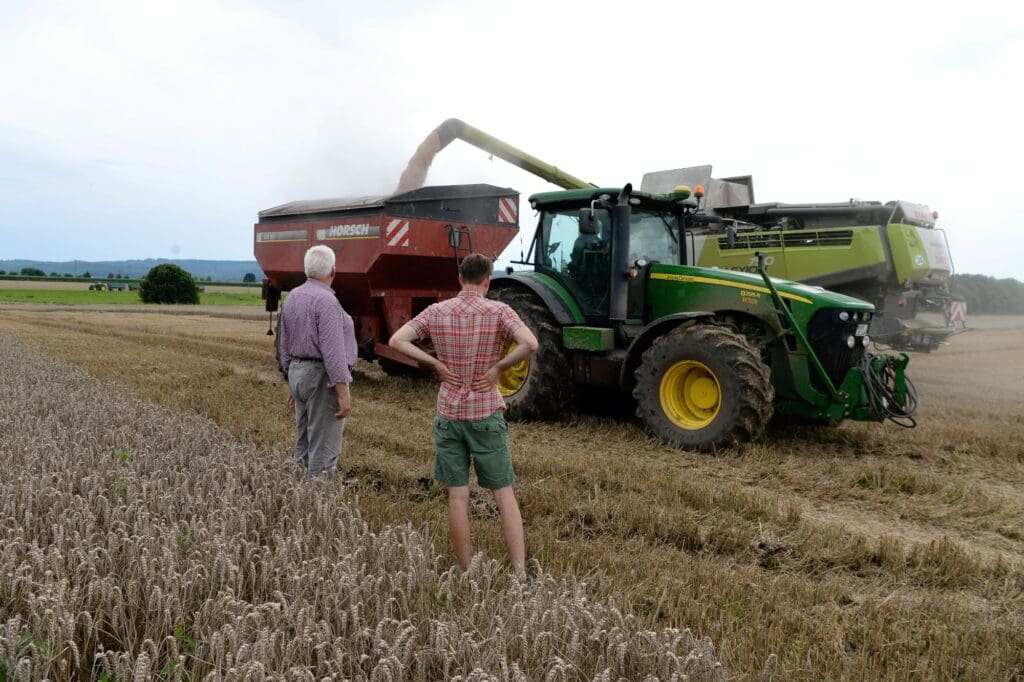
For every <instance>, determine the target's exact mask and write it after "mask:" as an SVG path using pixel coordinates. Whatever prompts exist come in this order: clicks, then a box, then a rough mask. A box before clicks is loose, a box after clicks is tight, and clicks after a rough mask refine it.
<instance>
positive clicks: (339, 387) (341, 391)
mask: <svg viewBox="0 0 1024 682" xmlns="http://www.w3.org/2000/svg"><path fill="white" fill-rule="evenodd" d="M334 391H335V392H336V393H337V394H338V411H337V412H335V413H334V418H335V419H344V418H345V417H347V416H348V413H349V412H351V411H352V398H351V397H350V396H349V392H348V384H343V383H340V382H339V383H337V384H335V385H334Z"/></svg>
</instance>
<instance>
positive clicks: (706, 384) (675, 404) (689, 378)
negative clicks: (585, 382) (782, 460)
mask: <svg viewBox="0 0 1024 682" xmlns="http://www.w3.org/2000/svg"><path fill="white" fill-rule="evenodd" d="M634 376H635V377H636V386H635V388H634V389H633V397H634V398H636V404H637V416H639V417H640V418H641V419H642V420H643V421H644V423H645V425H646V427H647V430H648V431H649V432H650V433H651V434H652V435H654V436H657V437H659V438H661V439H663V440H665V441H667V442H669V443H671V444H673V445H676V446H678V447H681V448H684V449H687V450H712V449H714V448H716V447H719V446H724V445H729V444H732V443H737V442H740V441H748V440H754V439H755V438H757V437H758V436H760V435H761V433H762V432H764V429H765V426H766V425H767V424H768V422H769V420H771V416H772V400H773V399H774V396H775V391H774V389H773V388H772V384H771V381H770V375H769V371H768V367H766V366H765V364H764V363H763V362H762V361H761V357H760V355H759V354H758V352H757V351H756V350H755V349H754V348H753V347H752V346H751V345H750V344H749V343H748V342H747V340H746V339H745V338H743V337H742V336H741V335H739V334H737V333H736V332H734V331H732V330H730V329H728V328H726V327H719V326H715V325H707V324H703V325H696V326H692V327H677V328H676V329H674V330H672V331H671V332H669V333H667V334H665V335H664V336H662V337H661V338H659V339H657V340H655V342H654V343H653V344H652V345H651V347H650V348H648V349H647V350H646V351H645V352H644V355H643V360H642V362H641V363H640V367H639V368H637V370H636V373H635V375H634Z"/></svg>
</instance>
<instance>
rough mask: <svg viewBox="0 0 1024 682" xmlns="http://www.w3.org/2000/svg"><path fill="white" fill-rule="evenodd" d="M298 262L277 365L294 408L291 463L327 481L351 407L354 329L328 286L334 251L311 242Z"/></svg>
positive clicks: (284, 314)
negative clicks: (301, 269) (299, 272)
mask: <svg viewBox="0 0 1024 682" xmlns="http://www.w3.org/2000/svg"><path fill="white" fill-rule="evenodd" d="M304 264H305V270H306V277H307V278H308V279H307V280H306V283H305V284H303V285H301V286H299V287H296V288H295V289H293V290H292V291H291V292H289V294H288V298H287V300H286V302H285V305H284V308H283V310H282V311H281V331H280V334H281V338H280V339H279V340H280V347H281V365H282V367H284V370H285V372H287V373H288V389H289V391H290V395H289V396H288V404H289V406H292V407H294V408H295V426H296V428H297V430H298V438H297V440H296V443H295V463H296V464H298V465H299V466H301V467H303V468H304V469H305V470H306V476H307V478H310V479H312V478H315V477H317V476H323V477H324V478H326V479H327V480H329V481H333V480H334V468H335V466H336V465H337V462H338V454H339V453H340V452H341V435H342V431H343V430H344V428H345V417H346V416H348V413H349V410H351V409H352V399H351V396H350V394H349V384H350V383H351V382H352V372H351V367H352V366H353V365H355V363H356V357H357V355H356V352H357V351H356V338H355V327H354V326H353V324H352V318H351V317H349V315H348V313H346V312H345V310H344V309H343V308H342V307H341V303H339V302H338V298H337V297H336V296H335V295H334V290H333V289H332V288H331V282H333V281H334V272H335V269H334V264H335V256H334V251H332V250H331V249H330V248H328V247H326V246H314V247H312V248H311V249H309V250H308V251H306V257H305V260H304Z"/></svg>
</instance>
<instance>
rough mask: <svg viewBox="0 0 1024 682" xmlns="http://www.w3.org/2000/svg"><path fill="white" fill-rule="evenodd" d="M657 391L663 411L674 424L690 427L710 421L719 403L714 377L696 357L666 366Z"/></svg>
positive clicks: (720, 399) (720, 402)
mask: <svg viewBox="0 0 1024 682" xmlns="http://www.w3.org/2000/svg"><path fill="white" fill-rule="evenodd" d="M658 392H659V396H660V397H661V409H662V410H663V411H664V412H665V415H666V416H667V417H668V418H669V419H670V420H671V421H672V423H673V424H675V425H676V426H678V427H680V428H683V429H688V430H691V431H692V430H696V429H702V428H704V427H705V426H707V425H708V424H710V423H711V422H713V421H714V420H715V417H717V416H718V410H719V409H721V407H722V387H721V386H719V384H718V377H716V376H715V373H714V372H712V371H711V370H710V369H708V367H707V365H705V364H703V363H701V362H697V361H696V360H681V361H679V362H677V363H676V364H674V365H672V366H671V367H669V369H668V371H667V372H665V374H664V376H662V377H661V386H660V387H659V391H658Z"/></svg>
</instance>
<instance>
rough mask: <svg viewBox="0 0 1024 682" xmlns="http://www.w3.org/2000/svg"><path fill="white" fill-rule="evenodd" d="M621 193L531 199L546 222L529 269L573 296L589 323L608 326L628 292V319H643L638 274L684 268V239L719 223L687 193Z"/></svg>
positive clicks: (576, 193)
mask: <svg viewBox="0 0 1024 682" xmlns="http://www.w3.org/2000/svg"><path fill="white" fill-rule="evenodd" d="M622 193H623V190H622V189H620V188H591V189H581V190H571V191H563V192H546V193H543V194H536V195H533V196H532V197H530V203H531V206H532V207H533V208H534V209H535V210H537V211H539V213H540V219H539V223H538V228H537V231H536V233H535V235H534V242H533V246H532V248H531V256H532V257H533V260H532V261H531V262H529V264H530V265H532V266H533V267H534V269H535V270H536V271H537V272H540V273H543V274H545V275H548V276H550V277H551V278H553V279H555V280H556V281H558V282H559V283H560V284H561V285H562V286H564V287H565V288H566V289H567V290H568V291H569V292H571V293H572V294H573V296H574V297H575V298H576V300H577V301H578V303H579V306H580V309H581V311H582V313H583V315H584V317H585V318H586V319H587V321H588V322H589V323H591V324H607V323H608V321H609V319H610V318H611V314H612V312H613V311H612V309H611V304H612V302H613V300H615V297H616V294H617V293H618V291H617V290H618V289H621V288H625V289H626V291H627V293H626V318H624V319H635V320H639V319H642V318H643V317H644V316H645V313H644V309H645V308H644V301H643V296H644V287H643V279H642V278H640V277H638V275H639V274H640V273H641V272H642V270H643V268H645V267H646V266H649V265H653V264H659V263H661V264H667V265H679V264H685V263H686V261H687V256H686V251H687V243H686V238H685V235H687V234H692V226H693V224H694V223H696V222H700V223H705V222H707V221H716V220H718V219H717V218H715V217H712V216H705V215H702V214H700V213H698V212H697V202H696V201H695V200H694V198H693V196H692V193H691V191H690V188H689V187H685V186H683V187H679V188H677V189H676V190H675V191H674V192H672V193H671V194H667V195H666V194H651V193H646V192H632V191H629V190H628V189H627V190H626V195H625V196H624V197H623V196H621V195H622ZM623 202H625V203H628V207H629V211H628V212H625V211H622V210H621V209H620V211H619V214H618V220H616V212H615V207H616V206H617V205H624V204H623ZM616 247H617V248H616ZM613 263H617V264H618V266H619V267H613ZM613 272H615V273H617V274H616V275H615V276H614V277H613V275H612V273H613ZM622 272H626V273H627V276H625V277H623V276H622V275H621V273H622ZM619 295H620V296H621V294H619Z"/></svg>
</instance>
